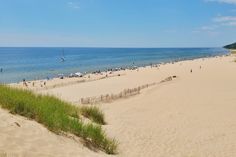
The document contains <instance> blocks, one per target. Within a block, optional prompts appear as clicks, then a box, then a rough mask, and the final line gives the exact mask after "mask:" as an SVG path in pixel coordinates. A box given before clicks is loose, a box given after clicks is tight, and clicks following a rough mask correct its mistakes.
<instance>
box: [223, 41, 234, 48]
mask: <svg viewBox="0 0 236 157" xmlns="http://www.w3.org/2000/svg"><path fill="white" fill-rule="evenodd" d="M224 48H226V49H236V42H235V43H233V44H229V45H226V46H224Z"/></svg>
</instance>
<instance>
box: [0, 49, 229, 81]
mask: <svg viewBox="0 0 236 157" xmlns="http://www.w3.org/2000/svg"><path fill="white" fill-rule="evenodd" d="M227 53H228V51H227V50H226V49H223V48H64V53H63V49H62V48H4V47H2V48H0V69H1V68H2V70H3V71H2V72H0V83H12V82H19V81H22V79H23V78H24V79H26V80H34V79H44V78H46V77H50V78H52V77H55V76H57V75H58V74H61V73H63V74H65V75H66V74H70V73H74V72H78V71H79V72H92V71H96V70H106V69H107V68H116V67H129V66H133V65H135V66H143V65H148V64H150V63H162V62H170V61H174V60H184V59H194V58H201V57H208V56H216V55H223V54H227ZM61 57H63V58H65V61H64V62H62V61H61Z"/></svg>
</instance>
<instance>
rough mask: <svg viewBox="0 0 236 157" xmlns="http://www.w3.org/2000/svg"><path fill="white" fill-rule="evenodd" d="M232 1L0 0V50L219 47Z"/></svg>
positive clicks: (234, 21) (232, 25) (234, 36)
mask: <svg viewBox="0 0 236 157" xmlns="http://www.w3.org/2000/svg"><path fill="white" fill-rule="evenodd" d="M234 41H236V0H0V46H62V47H65V46H76V47H77V46H78V47H218V46H222V45H224V44H228V43H231V42H234Z"/></svg>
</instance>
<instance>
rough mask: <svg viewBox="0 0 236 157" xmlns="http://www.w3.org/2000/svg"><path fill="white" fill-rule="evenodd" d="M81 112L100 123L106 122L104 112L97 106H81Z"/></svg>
mask: <svg viewBox="0 0 236 157" xmlns="http://www.w3.org/2000/svg"><path fill="white" fill-rule="evenodd" d="M80 110H81V114H82V115H83V116H84V117H86V118H89V119H91V120H92V121H93V122H95V123H98V124H102V125H104V124H106V122H105V119H104V114H103V113H102V111H101V110H100V109H99V108H98V107H96V106H91V107H88V106H84V107H81V109H80Z"/></svg>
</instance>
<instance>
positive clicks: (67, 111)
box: [0, 85, 117, 154]
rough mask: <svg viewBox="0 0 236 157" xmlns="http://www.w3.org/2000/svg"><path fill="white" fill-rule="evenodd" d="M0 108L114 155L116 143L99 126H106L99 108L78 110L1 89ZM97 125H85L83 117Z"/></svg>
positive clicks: (48, 98)
mask: <svg viewBox="0 0 236 157" xmlns="http://www.w3.org/2000/svg"><path fill="white" fill-rule="evenodd" d="M0 106H1V107H2V108H4V109H7V110H9V111H10V113H12V114H18V115H21V116H25V117H27V118H29V119H33V120H35V121H37V122H39V123H41V124H43V125H44V126H45V127H47V128H48V129H49V130H50V131H52V132H55V133H57V134H59V133H65V132H67V133H72V134H74V135H76V136H78V137H81V138H82V139H83V140H84V141H85V142H86V143H88V144H90V145H91V146H93V147H95V148H97V149H100V150H103V151H105V152H106V153H108V154H115V153H116V150H117V142H116V141H115V140H114V139H110V138H108V137H107V135H106V134H105V132H104V130H103V129H102V128H101V126H100V125H99V124H101V123H105V121H104V115H103V113H102V112H101V111H100V110H99V109H98V108H95V107H93V108H89V107H86V108H81V109H80V108H78V107H76V106H73V105H71V104H69V103H67V102H64V101H62V100H60V99H58V98H56V97H53V96H42V95H36V94H34V93H33V92H31V91H28V90H22V89H16V88H11V87H9V86H5V85H0ZM81 114H82V115H84V116H86V117H88V118H89V119H91V121H95V122H97V123H98V124H94V123H84V122H83V121H82V120H81V119H80V116H82V115H81Z"/></svg>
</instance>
